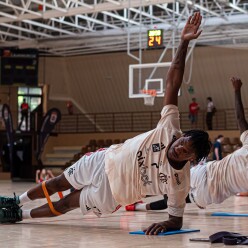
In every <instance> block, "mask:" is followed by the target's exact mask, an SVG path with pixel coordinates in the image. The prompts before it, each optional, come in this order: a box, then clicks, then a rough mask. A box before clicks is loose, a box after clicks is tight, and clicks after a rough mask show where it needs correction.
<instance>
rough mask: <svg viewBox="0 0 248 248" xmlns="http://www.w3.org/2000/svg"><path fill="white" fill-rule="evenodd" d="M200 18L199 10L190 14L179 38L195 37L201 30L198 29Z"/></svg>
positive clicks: (190, 38) (192, 38) (189, 38)
mask: <svg viewBox="0 0 248 248" xmlns="http://www.w3.org/2000/svg"><path fill="white" fill-rule="evenodd" d="M201 20H202V16H201V14H200V12H196V13H194V14H193V15H192V16H190V17H189V19H188V21H187V23H186V25H185V27H184V29H183V31H182V34H181V39H182V40H188V41H190V40H194V39H197V38H198V37H199V36H200V34H201V32H202V30H199V27H200V25H201Z"/></svg>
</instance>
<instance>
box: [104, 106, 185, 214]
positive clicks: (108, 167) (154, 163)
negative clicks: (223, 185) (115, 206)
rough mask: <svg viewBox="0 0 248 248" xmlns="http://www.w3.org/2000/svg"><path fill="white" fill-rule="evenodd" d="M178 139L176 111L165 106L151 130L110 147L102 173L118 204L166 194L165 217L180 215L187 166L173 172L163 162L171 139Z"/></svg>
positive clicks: (177, 116)
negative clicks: (156, 123)
mask: <svg viewBox="0 0 248 248" xmlns="http://www.w3.org/2000/svg"><path fill="white" fill-rule="evenodd" d="M181 135H182V133H181V130H180V125H179V112H178V108H177V106H175V105H167V106H165V107H164V108H163V109H162V111H161V119H160V121H159V122H158V125H157V127H156V128H155V129H153V130H151V131H149V132H146V133H144V134H140V135H138V136H136V137H134V138H132V139H129V140H127V141H126V142H125V143H123V144H119V145H112V146H111V147H110V148H109V149H108V150H107V151H106V155H105V171H106V174H107V175H108V179H109V183H110V187H111V190H112V194H113V196H114V198H115V200H116V201H117V202H118V203H120V204H121V205H128V204H132V203H134V202H136V201H138V200H140V199H141V198H142V197H145V196H146V195H164V194H167V195H168V211H169V214H170V215H173V216H179V217H181V216H182V215H183V211H184V207H185V198H186V196H187V194H188V192H189V184H190V165H189V163H187V164H186V165H185V166H184V168H183V169H182V170H175V169H173V168H172V167H171V165H170V164H169V162H168V159H167V149H168V145H169V144H170V142H171V141H172V139H173V136H176V137H180V136H181Z"/></svg>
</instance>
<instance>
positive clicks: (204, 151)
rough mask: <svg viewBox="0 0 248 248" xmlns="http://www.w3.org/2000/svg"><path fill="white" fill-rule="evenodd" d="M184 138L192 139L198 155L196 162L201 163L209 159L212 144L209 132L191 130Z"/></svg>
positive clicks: (186, 132)
mask: <svg viewBox="0 0 248 248" xmlns="http://www.w3.org/2000/svg"><path fill="white" fill-rule="evenodd" d="M184 136H186V137H190V141H191V142H192V147H193V149H194V151H195V155H196V159H195V160H196V162H200V161H201V160H202V159H205V158H207V157H208V154H209V153H210V150H211V147H212V143H211V141H210V139H209V135H208V133H207V132H205V131H203V130H189V131H185V132H184Z"/></svg>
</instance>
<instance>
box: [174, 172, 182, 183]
mask: <svg viewBox="0 0 248 248" xmlns="http://www.w3.org/2000/svg"><path fill="white" fill-rule="evenodd" d="M174 176H175V178H176V182H177V185H180V184H181V182H180V180H179V175H178V174H177V173H175V174H174Z"/></svg>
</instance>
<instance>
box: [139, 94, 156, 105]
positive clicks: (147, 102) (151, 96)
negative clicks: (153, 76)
mask: <svg viewBox="0 0 248 248" xmlns="http://www.w3.org/2000/svg"><path fill="white" fill-rule="evenodd" d="M142 93H143V94H146V95H147V96H145V97H144V105H147V106H153V105H154V100H155V96H157V91H156V90H142Z"/></svg>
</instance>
